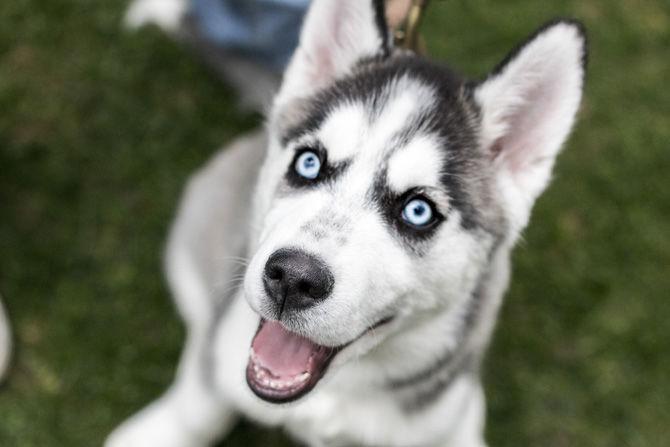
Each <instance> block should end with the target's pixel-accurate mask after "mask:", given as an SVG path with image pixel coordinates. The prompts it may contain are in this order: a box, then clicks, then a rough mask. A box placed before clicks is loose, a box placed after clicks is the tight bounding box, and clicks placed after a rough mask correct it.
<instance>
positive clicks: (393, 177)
mask: <svg viewBox="0 0 670 447" xmlns="http://www.w3.org/2000/svg"><path fill="white" fill-rule="evenodd" d="M443 153H444V151H443V150H441V149H440V144H439V142H438V141H435V140H434V139H432V138H430V137H429V136H425V135H422V136H421V137H418V138H415V139H414V140H412V141H410V142H409V143H408V144H407V146H405V148H403V149H402V150H400V151H398V153H396V154H394V155H393V156H392V157H391V159H390V160H389V165H388V177H389V186H391V189H393V191H395V192H397V193H402V192H404V191H407V190H408V189H411V188H414V187H418V186H430V187H437V186H438V185H439V183H440V174H441V172H440V170H441V167H442V166H443V164H444V156H443Z"/></svg>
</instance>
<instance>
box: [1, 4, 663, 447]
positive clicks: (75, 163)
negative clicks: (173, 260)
mask: <svg viewBox="0 0 670 447" xmlns="http://www.w3.org/2000/svg"><path fill="white" fill-rule="evenodd" d="M124 3H125V2H124V1H120V0H114V1H111V0H12V1H3V2H0V110H1V111H0V292H1V293H2V294H3V295H4V297H5V300H6V304H7V307H8V310H9V313H10V315H11V318H12V320H13V323H14V330H15V337H16V343H17V347H16V352H15V359H14V365H13V368H12V370H11V373H10V376H9V378H8V381H7V382H6V383H5V384H4V385H3V387H2V388H0V445H1V446H40V447H44V446H91V445H99V444H100V443H101V442H102V440H103V438H104V436H105V435H106V433H108V432H109V431H110V430H111V429H112V428H113V427H114V426H115V425H116V424H118V423H119V422H121V420H122V419H124V418H125V417H126V416H128V415H130V414H131V413H133V412H134V411H136V410H138V409H139V408H140V407H141V406H143V405H145V404H146V403H148V402H149V401H150V400H151V399H153V398H155V397H156V396H157V395H158V394H159V393H160V392H161V391H162V390H164V389H165V387H166V386H167V385H168V384H169V382H170V380H171V377H172V375H173V372H174V368H175V365H176V361H177V358H178V354H179V349H180V344H181V342H182V340H183V335H184V330H183V328H182V326H181V324H180V323H179V321H178V319H177V317H176V315H175V312H174V310H173V308H172V305H171V302H170V300H169V297H168V293H167V290H166V287H165V285H164V281H163V278H162V273H161V262H160V258H161V251H162V246H163V241H164V238H165V234H166V230H167V227H168V225H169V223H170V220H171V218H172V215H173V212H174V209H175V206H176V204H177V200H178V197H179V193H180V190H181V188H182V186H183V183H184V181H185V179H186V178H187V176H188V175H189V173H191V172H192V171H193V170H194V169H195V168H197V167H198V166H200V165H201V164H202V163H203V162H205V161H206V160H207V158H208V157H209V156H210V155H211V154H212V153H213V152H214V151H215V150H216V149H217V148H218V147H220V146H221V145H222V144H225V143H226V142H229V141H230V140H231V139H232V138H234V136H235V135H238V134H240V133H241V132H244V131H246V130H249V129H251V128H253V127H255V126H256V125H258V124H259V123H260V122H261V119H260V117H258V116H249V115H241V114H240V113H238V112H237V111H236V109H235V107H234V104H235V101H234V96H233V94H232V91H231V90H230V89H228V88H227V87H226V86H225V85H223V84H222V83H221V82H220V81H219V80H218V79H217V78H216V77H215V76H213V75H212V74H211V73H210V72H208V71H207V69H205V68H203V66H202V65H201V63H200V62H199V61H198V60H197V58H195V57H193V56H192V55H190V53H188V52H187V51H185V50H184V49H183V48H180V47H179V46H178V45H176V44H174V43H173V42H172V41H170V40H169V39H168V38H166V37H165V36H164V35H163V34H161V33H160V32H158V31H157V30H156V29H151V28H149V29H145V30H142V31H141V32H139V33H128V32H124V31H123V30H122V29H121V26H120V22H121V18H122V14H123V10H124V6H125V5H124ZM555 16H574V17H577V18H579V19H581V20H583V21H584V22H585V23H586V26H587V28H588V30H589V33H590V38H591V61H590V67H589V75H588V85H587V89H586V96H585V98H586V99H585V103H584V106H583V109H582V112H581V116H580V122H579V125H578V126H577V128H576V130H575V133H574V135H573V137H572V139H571V140H570V142H569V143H568V145H567V148H566V149H567V150H566V151H565V152H564V154H563V155H562V156H561V158H560V160H559V162H558V164H557V167H556V175H555V181H554V184H553V186H552V187H551V188H550V190H549V191H548V192H547V194H546V195H545V196H544V197H543V198H542V199H541V200H540V201H539V203H538V205H537V208H536V210H535V214H534V218H533V221H532V224H531V226H530V228H529V230H528V231H527V232H526V234H525V240H524V242H523V243H522V244H521V246H520V247H519V248H518V249H517V251H516V255H515V269H514V270H515V271H514V279H513V284H512V287H511V290H510V291H509V293H508V296H507V301H506V304H505V306H504V309H503V311H502V315H501V322H500V326H499V328H498V330H497V333H496V336H495V338H494V342H493V346H492V350H491V353H490V356H489V358H488V362H487V364H486V371H485V377H486V388H487V394H488V400H489V421H488V426H487V437H488V440H489V442H490V444H491V445H492V446H509V447H512V446H514V447H517V446H526V445H531V446H539V445H541V446H543V447H548V446H550V447H564V446H630V447H643V446H664V445H668V440H669V439H670V424H669V423H668V422H669V421H670V380H669V377H670V357H669V355H668V351H669V349H668V348H669V347H670V346H669V342H670V324H669V323H668V321H670V237H669V236H670V183H669V180H668V179H669V174H668V173H669V171H670V147H668V146H669V142H670V89H669V88H668V80H669V76H670V3H669V2H668V1H667V0H656V1H653V0H622V1H617V2H612V1H610V0H574V1H571V0H561V1H552V2H550V3H549V2H535V1H527V0H526V1H521V0H508V1H504V2H501V1H493V0H448V1H447V0H445V1H440V0H435V1H434V2H433V5H432V6H431V9H430V11H429V14H428V17H427V20H426V23H425V36H426V39H427V42H428V44H429V48H430V50H431V54H432V55H433V56H435V57H437V58H439V59H443V60H449V61H450V62H451V63H452V64H453V65H455V66H456V67H459V68H460V69H461V70H462V71H463V73H465V74H466V75H469V76H474V77H478V76H481V75H483V74H485V73H486V71H487V70H488V69H490V68H491V67H492V66H493V65H494V64H495V63H496V62H497V61H498V60H500V59H501V58H502V57H503V56H504V54H505V53H506V52H507V51H508V50H509V49H510V48H511V46H513V45H515V44H516V43H517V42H518V41H519V40H521V39H522V38H524V37H525V36H526V35H527V34H529V33H530V32H531V31H533V30H534V28H536V27H537V26H539V25H540V24H541V23H543V22H545V21H546V20H548V19H550V18H552V17H555ZM226 445H231V446H236V445H238V446H246V445H264V446H265V445H267V446H269V445H291V443H290V442H289V441H287V440H286V439H285V438H283V437H282V436H281V435H279V434H277V433H274V432H269V431H263V430H260V429H258V428H256V427H253V426H251V425H250V424H242V425H241V426H240V427H239V428H238V429H236V430H235V432H234V434H233V436H232V438H231V440H230V442H229V443H226Z"/></svg>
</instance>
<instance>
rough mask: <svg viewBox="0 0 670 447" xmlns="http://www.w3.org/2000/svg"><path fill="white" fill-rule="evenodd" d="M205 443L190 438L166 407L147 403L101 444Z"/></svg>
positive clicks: (191, 446) (190, 446)
mask: <svg viewBox="0 0 670 447" xmlns="http://www.w3.org/2000/svg"><path fill="white" fill-rule="evenodd" d="M200 445H203V446H204V445H207V443H206V442H203V441H202V440H199V439H197V437H196V438H195V439H194V436H193V434H192V433H189V431H188V430H187V429H185V427H183V425H182V424H180V423H179V421H178V420H176V418H175V417H174V415H172V414H170V409H169V408H165V407H161V406H160V405H156V404H154V405H151V406H149V407H148V408H146V409H144V410H142V411H141V412H140V413H138V414H137V415H135V416H133V417H132V418H130V419H128V420H126V421H125V422H124V423H123V424H121V425H120V426H119V427H117V428H116V429H115V430H114V431H113V432H112V433H111V434H110V435H109V436H108V437H107V440H106V441H105V447H154V446H156V447H197V446H200Z"/></svg>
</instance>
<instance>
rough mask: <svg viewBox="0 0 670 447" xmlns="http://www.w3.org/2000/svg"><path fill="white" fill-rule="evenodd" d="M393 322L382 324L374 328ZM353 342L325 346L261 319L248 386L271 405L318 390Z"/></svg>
mask: <svg viewBox="0 0 670 447" xmlns="http://www.w3.org/2000/svg"><path fill="white" fill-rule="evenodd" d="M390 320H391V318H386V319H384V320H382V321H380V322H379V323H377V324H376V325H375V326H374V327H373V329H374V328H377V327H379V326H381V325H382V324H385V323H387V322H389V321H390ZM358 338H360V337H358ZM358 338H357V339H358ZM352 342H353V341H352ZM352 342H350V343H347V344H345V345H342V346H338V347H328V346H321V345H319V344H317V343H314V342H313V341H311V340H309V339H307V338H305V337H302V336H300V335H298V334H295V333H293V332H289V331H287V330H286V329H285V328H284V327H283V326H282V325H281V324H280V323H279V322H277V321H269V320H261V323H260V326H259V328H258V332H256V335H255V336H254V339H253V341H252V342H251V352H250V354H249V363H248V364H247V372H246V375H247V384H248V385H249V388H251V391H253V392H254V394H256V395H257V396H258V397H260V398H261V399H263V400H266V401H268V402H273V403H282V402H290V401H292V400H296V399H298V398H300V397H302V396H303V395H305V394H306V393H308V392H309V391H311V390H312V388H314V386H315V385H316V384H317V383H318V382H319V380H321V378H322V377H323V376H324V374H325V373H326V370H327V369H328V365H329V364H330V362H331V361H332V359H333V357H335V354H337V353H338V352H339V351H341V350H342V349H343V348H345V347H346V346H348V345H349V344H351V343H352Z"/></svg>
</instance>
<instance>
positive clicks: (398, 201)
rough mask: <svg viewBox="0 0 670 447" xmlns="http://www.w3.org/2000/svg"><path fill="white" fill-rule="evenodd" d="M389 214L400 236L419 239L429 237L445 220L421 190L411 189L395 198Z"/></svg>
mask: <svg viewBox="0 0 670 447" xmlns="http://www.w3.org/2000/svg"><path fill="white" fill-rule="evenodd" d="M391 213H392V217H393V221H394V223H395V226H396V228H398V230H399V231H400V232H401V233H402V234H404V235H407V236H410V237H413V238H419V239H424V238H427V237H430V236H431V235H432V234H433V233H434V232H435V229H436V228H437V227H438V225H439V224H440V223H441V222H442V221H444V219H445V217H444V215H442V213H440V212H439V211H438V209H437V206H436V205H435V202H433V201H432V200H431V199H430V198H429V197H428V196H427V195H426V194H425V192H424V191H423V190H422V189H421V188H412V189H410V190H408V191H405V192H404V193H403V194H402V195H400V196H397V197H396V198H395V200H394V201H393V205H392V207H391Z"/></svg>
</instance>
